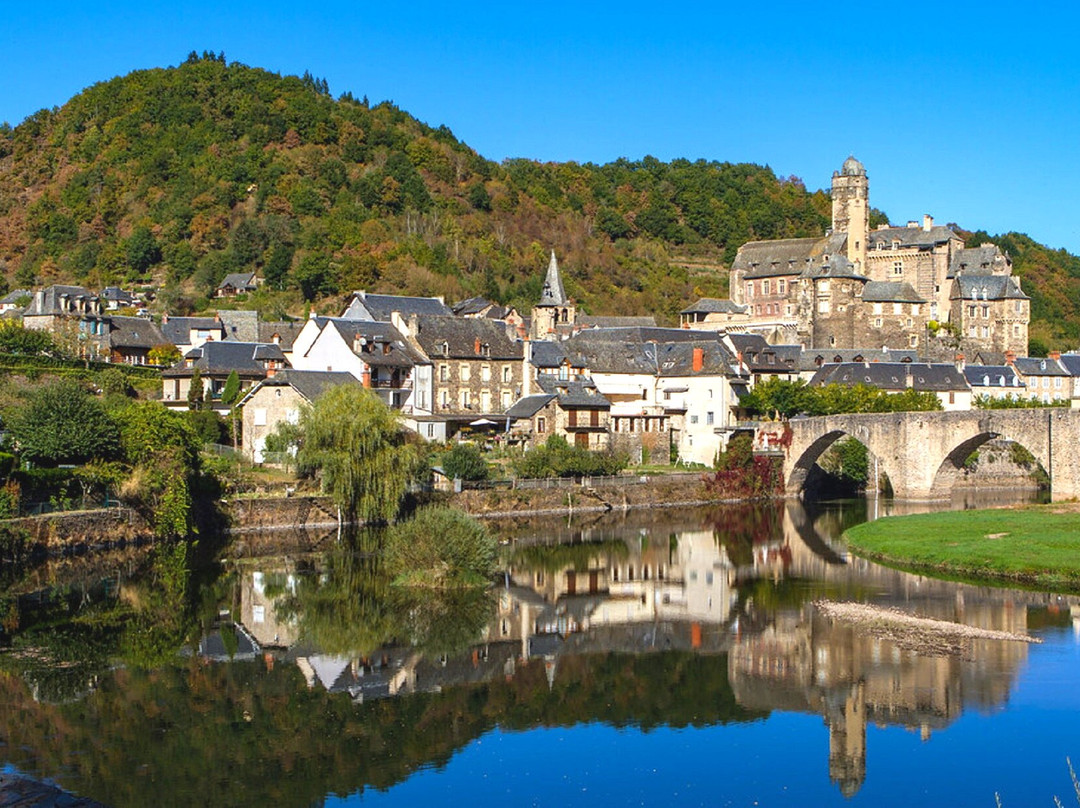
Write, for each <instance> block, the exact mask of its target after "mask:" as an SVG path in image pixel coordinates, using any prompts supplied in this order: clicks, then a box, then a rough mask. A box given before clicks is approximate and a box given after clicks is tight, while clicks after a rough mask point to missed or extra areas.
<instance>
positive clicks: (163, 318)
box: [161, 312, 169, 325]
mask: <svg viewBox="0 0 1080 808" xmlns="http://www.w3.org/2000/svg"><path fill="white" fill-rule="evenodd" d="M167 322H169V313H168V312H165V313H164V314H162V315H161V324H162V325H165V323H167Z"/></svg>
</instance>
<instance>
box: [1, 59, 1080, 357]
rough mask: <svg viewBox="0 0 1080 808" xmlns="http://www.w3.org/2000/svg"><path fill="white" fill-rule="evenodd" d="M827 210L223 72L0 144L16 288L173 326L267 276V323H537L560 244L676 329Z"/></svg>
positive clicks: (75, 112) (741, 185)
mask: <svg viewBox="0 0 1080 808" xmlns="http://www.w3.org/2000/svg"><path fill="white" fill-rule="evenodd" d="M829 204H830V203H829V197H828V194H827V193H825V192H823V191H815V192H808V191H807V190H806V189H805V188H804V186H803V184H802V183H801V182H800V181H799V180H798V179H796V178H778V177H776V176H775V175H774V174H773V172H772V171H771V170H770V169H768V168H762V167H760V166H755V165H748V164H738V165H735V164H729V163H717V162H705V161H697V162H690V161H687V160H675V161H672V162H670V163H664V162H660V161H659V160H655V159H653V158H649V157H646V158H645V159H643V160H640V161H633V162H632V161H627V160H618V161H616V162H613V163H608V164H606V165H602V166H597V165H592V164H584V165H579V164H575V163H561V164H552V163H547V164H543V163H537V162H535V161H531V160H527V159H514V160H507V161H505V162H503V163H501V164H500V163H494V162H491V161H489V160H486V159H484V158H483V157H482V156H480V155H478V154H477V153H476V152H474V151H473V150H472V149H470V148H469V147H468V146H467V145H465V144H464V143H462V142H460V141H459V140H458V139H457V138H455V137H454V135H453V133H452V132H450V130H449V129H447V128H446V127H445V126H440V127H438V128H433V127H431V126H428V125H426V124H424V123H421V122H420V121H417V120H416V119H415V118H413V117H411V116H410V115H408V114H407V113H405V112H403V111H402V110H400V109H398V108H397V107H396V106H394V105H393V104H392V103H389V102H384V103H381V104H378V105H375V106H372V105H369V103H368V102H367V99H366V98H363V99H357V98H355V97H354V96H353V95H352V94H351V93H345V94H344V95H342V96H340V97H338V98H337V99H336V100H335V99H334V98H333V97H332V96H331V95H330V92H329V88H328V87H327V85H326V82H325V81H322V80H320V79H317V78H313V77H311V76H310V75H305V76H304V77H303V78H298V77H294V76H285V77H282V76H279V75H277V74H274V73H270V72H267V71H265V70H260V69H257V68H250V67H247V66H244V65H241V64H238V63H232V64H226V62H225V59H224V56H215V55H214V54H205V53H204V54H203V55H202V56H199V55H197V54H194V53H193V54H191V56H189V57H188V59H187V61H185V62H184V63H183V64H181V65H180V66H178V67H175V68H164V69H156V70H146V71H138V72H135V73H131V74H129V75H127V76H124V77H120V78H116V79H113V80H111V81H107V82H103V83H100V84H96V85H94V86H93V87H90V88H88V89H87V90H85V91H83V92H82V93H80V94H79V95H78V96H76V97H75V98H73V99H71V100H70V101H69V102H68V103H67V104H65V105H64V106H63V107H61V108H59V109H54V110H51V111H50V110H42V111H41V112H38V113H36V114H35V115H33V116H31V117H30V118H28V119H27V120H25V121H24V122H23V123H21V124H19V125H18V126H17V127H15V128H14V129H12V128H10V127H8V126H4V127H2V128H0V262H3V266H2V267H0V268H2V269H3V275H4V277H5V279H6V282H7V284H8V285H9V286H12V287H26V286H29V285H32V284H42V283H52V282H58V281H68V282H78V283H82V284H86V285H89V286H92V287H101V286H104V285H106V284H112V283H122V284H125V285H130V284H144V283H145V284H148V283H151V282H153V283H156V284H159V285H161V286H163V287H164V288H165V290H166V291H165V293H164V294H163V295H162V296H161V300H162V303H163V305H168V306H169V307H170V308H171V309H172V310H173V311H184V310H198V309H201V308H202V307H204V306H205V305H206V298H207V296H208V295H209V294H211V293H212V291H213V289H214V288H215V287H216V285H217V284H218V283H219V282H220V281H221V279H222V278H223V277H224V276H225V275H226V274H227V273H229V272H239V271H251V270H257V271H258V272H259V273H260V275H261V276H262V277H263V278H265V280H266V288H264V289H262V290H260V291H259V292H258V293H257V294H256V295H255V296H254V298H255V299H254V300H253V301H249V304H250V305H257V306H259V307H260V308H262V309H264V310H265V311H266V312H267V313H284V312H285V311H289V312H291V313H293V314H298V313H301V312H302V310H303V308H304V306H305V303H306V302H313V303H314V304H315V305H316V306H318V305H320V304H321V303H322V302H323V299H324V298H327V297H333V298H334V302H333V303H332V304H328V307H329V308H336V307H337V306H338V305H339V302H340V299H341V297H342V296H343V295H344V294H345V293H347V292H348V291H350V290H352V289H361V288H363V289H368V290H373V291H384V292H401V293H406V294H441V295H445V296H446V298H447V299H448V300H451V301H452V300H456V299H460V298H463V297H467V296H470V295H474V294H482V295H485V296H488V297H490V298H493V299H496V300H500V301H503V302H508V303H513V304H515V305H518V306H520V307H523V308H524V309H526V310H527V309H528V308H530V307H531V305H532V303H533V302H534V301H535V300H536V299H537V298H538V297H539V292H540V284H541V280H542V276H543V269H544V266H545V265H546V256H547V251H548V250H549V249H551V248H552V247H553V248H555V250H556V251H557V253H558V255H559V258H560V261H561V264H562V266H563V268H564V273H565V281H566V285H567V287H568V288H567V291H568V292H569V293H570V294H571V295H573V296H575V297H576V298H577V299H578V301H579V302H580V304H581V305H582V307H583V309H584V310H586V311H589V312H591V313H594V314H643V313H656V314H658V315H659V316H660V317H661V318H662V319H663V320H665V321H667V322H673V321H674V319H675V315H676V313H677V312H678V310H679V309H681V308H683V307H684V306H685V305H686V304H687V303H689V302H692V301H693V300H695V299H697V298H698V297H700V296H702V295H723V294H726V265H727V264H728V262H730V260H731V258H732V257H733V256H734V253H735V250H736V249H737V248H738V246H739V245H740V244H742V243H743V242H744V241H748V240H750V239H767V238H781V237H794V236H812V235H819V234H821V233H823V232H824V229H825V227H826V226H827V225H828V220H829ZM1016 238H1017V239H1022V238H1025V237H1016ZM1029 241H1030V240H1029ZM1034 246H1035V247H1038V245H1034ZM1047 256H1048V257H1047ZM1043 258H1046V260H1045V261H1044V260H1043ZM1039 262H1040V263H1039V266H1040V275H1039V279H1040V282H1042V280H1043V278H1046V279H1047V280H1048V281H1049V282H1053V281H1054V278H1055V276H1056V275H1058V274H1062V275H1064V274H1066V270H1068V272H1067V274H1068V276H1069V283H1074V282H1078V283H1080V280H1076V279H1080V268H1078V267H1077V266H1076V264H1077V259H1075V258H1073V257H1072V256H1068V255H1065V254H1059V253H1050V252H1049V251H1046V256H1043V255H1042V254H1040V258H1039ZM1017 265H1018V271H1020V272H1021V274H1023V272H1024V267H1023V266H1022V265H1021V262H1020V261H1019V260H1018V261H1017ZM1033 277H1034V275H1033ZM1025 286H1026V287H1030V283H1029V284H1026V285H1025ZM1059 286H1060V288H1061V289H1064V288H1065V286H1066V284H1064V283H1062V284H1059ZM1069 289H1070V290H1071V289H1072V287H1071V286H1070V287H1069ZM1076 299H1077V295H1076V294H1075V292H1074V291H1070V292H1066V293H1064V296H1063V297H1062V299H1060V300H1059V299H1058V296H1057V293H1056V292H1055V295H1054V296H1047V298H1046V301H1047V304H1046V305H1045V306H1043V305H1042V303H1041V302H1039V301H1038V300H1037V303H1038V306H1037V307H1036V314H1037V316H1045V317H1046V318H1047V319H1049V318H1050V317H1054V318H1058V319H1057V320H1056V321H1057V322H1058V323H1060V322H1063V321H1064V320H1066V319H1067V320H1072V319H1074V318H1073V317H1072V315H1073V314H1074V313H1075V312H1074V307H1075V305H1076V303H1075V301H1076ZM1051 303H1053V304H1054V305H1051ZM1059 303H1060V304H1061V305H1058V304H1059ZM1062 307H1064V308H1062ZM1040 312H1042V313H1041V314H1040ZM1048 328H1049V326H1048ZM1045 336H1048V337H1049V336H1054V335H1053V334H1051V333H1049V332H1048V333H1047V334H1046V335H1045Z"/></svg>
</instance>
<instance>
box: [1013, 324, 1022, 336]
mask: <svg viewBox="0 0 1080 808" xmlns="http://www.w3.org/2000/svg"><path fill="white" fill-rule="evenodd" d="M1013 336H1014V337H1019V336H1020V324H1019V323H1017V324H1016V325H1014V326H1013Z"/></svg>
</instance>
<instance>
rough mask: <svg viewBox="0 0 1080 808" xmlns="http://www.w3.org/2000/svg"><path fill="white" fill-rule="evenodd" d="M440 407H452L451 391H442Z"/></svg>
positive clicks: (440, 392) (440, 393)
mask: <svg viewBox="0 0 1080 808" xmlns="http://www.w3.org/2000/svg"><path fill="white" fill-rule="evenodd" d="M439 406H441V407H443V408H444V409H445V408H446V407H449V406H450V391H449V390H440V391H439Z"/></svg>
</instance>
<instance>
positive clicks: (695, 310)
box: [679, 297, 748, 314]
mask: <svg viewBox="0 0 1080 808" xmlns="http://www.w3.org/2000/svg"><path fill="white" fill-rule="evenodd" d="M747 308H748V307H747V306H740V305H739V304H738V303H736V302H734V301H732V300H725V299H723V298H719V297H703V298H701V300H699V301H698V302H697V303H693V304H691V305H689V306H687V307H686V308H685V309H683V310H682V311H680V312H679V314H745V313H746V311H747Z"/></svg>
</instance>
